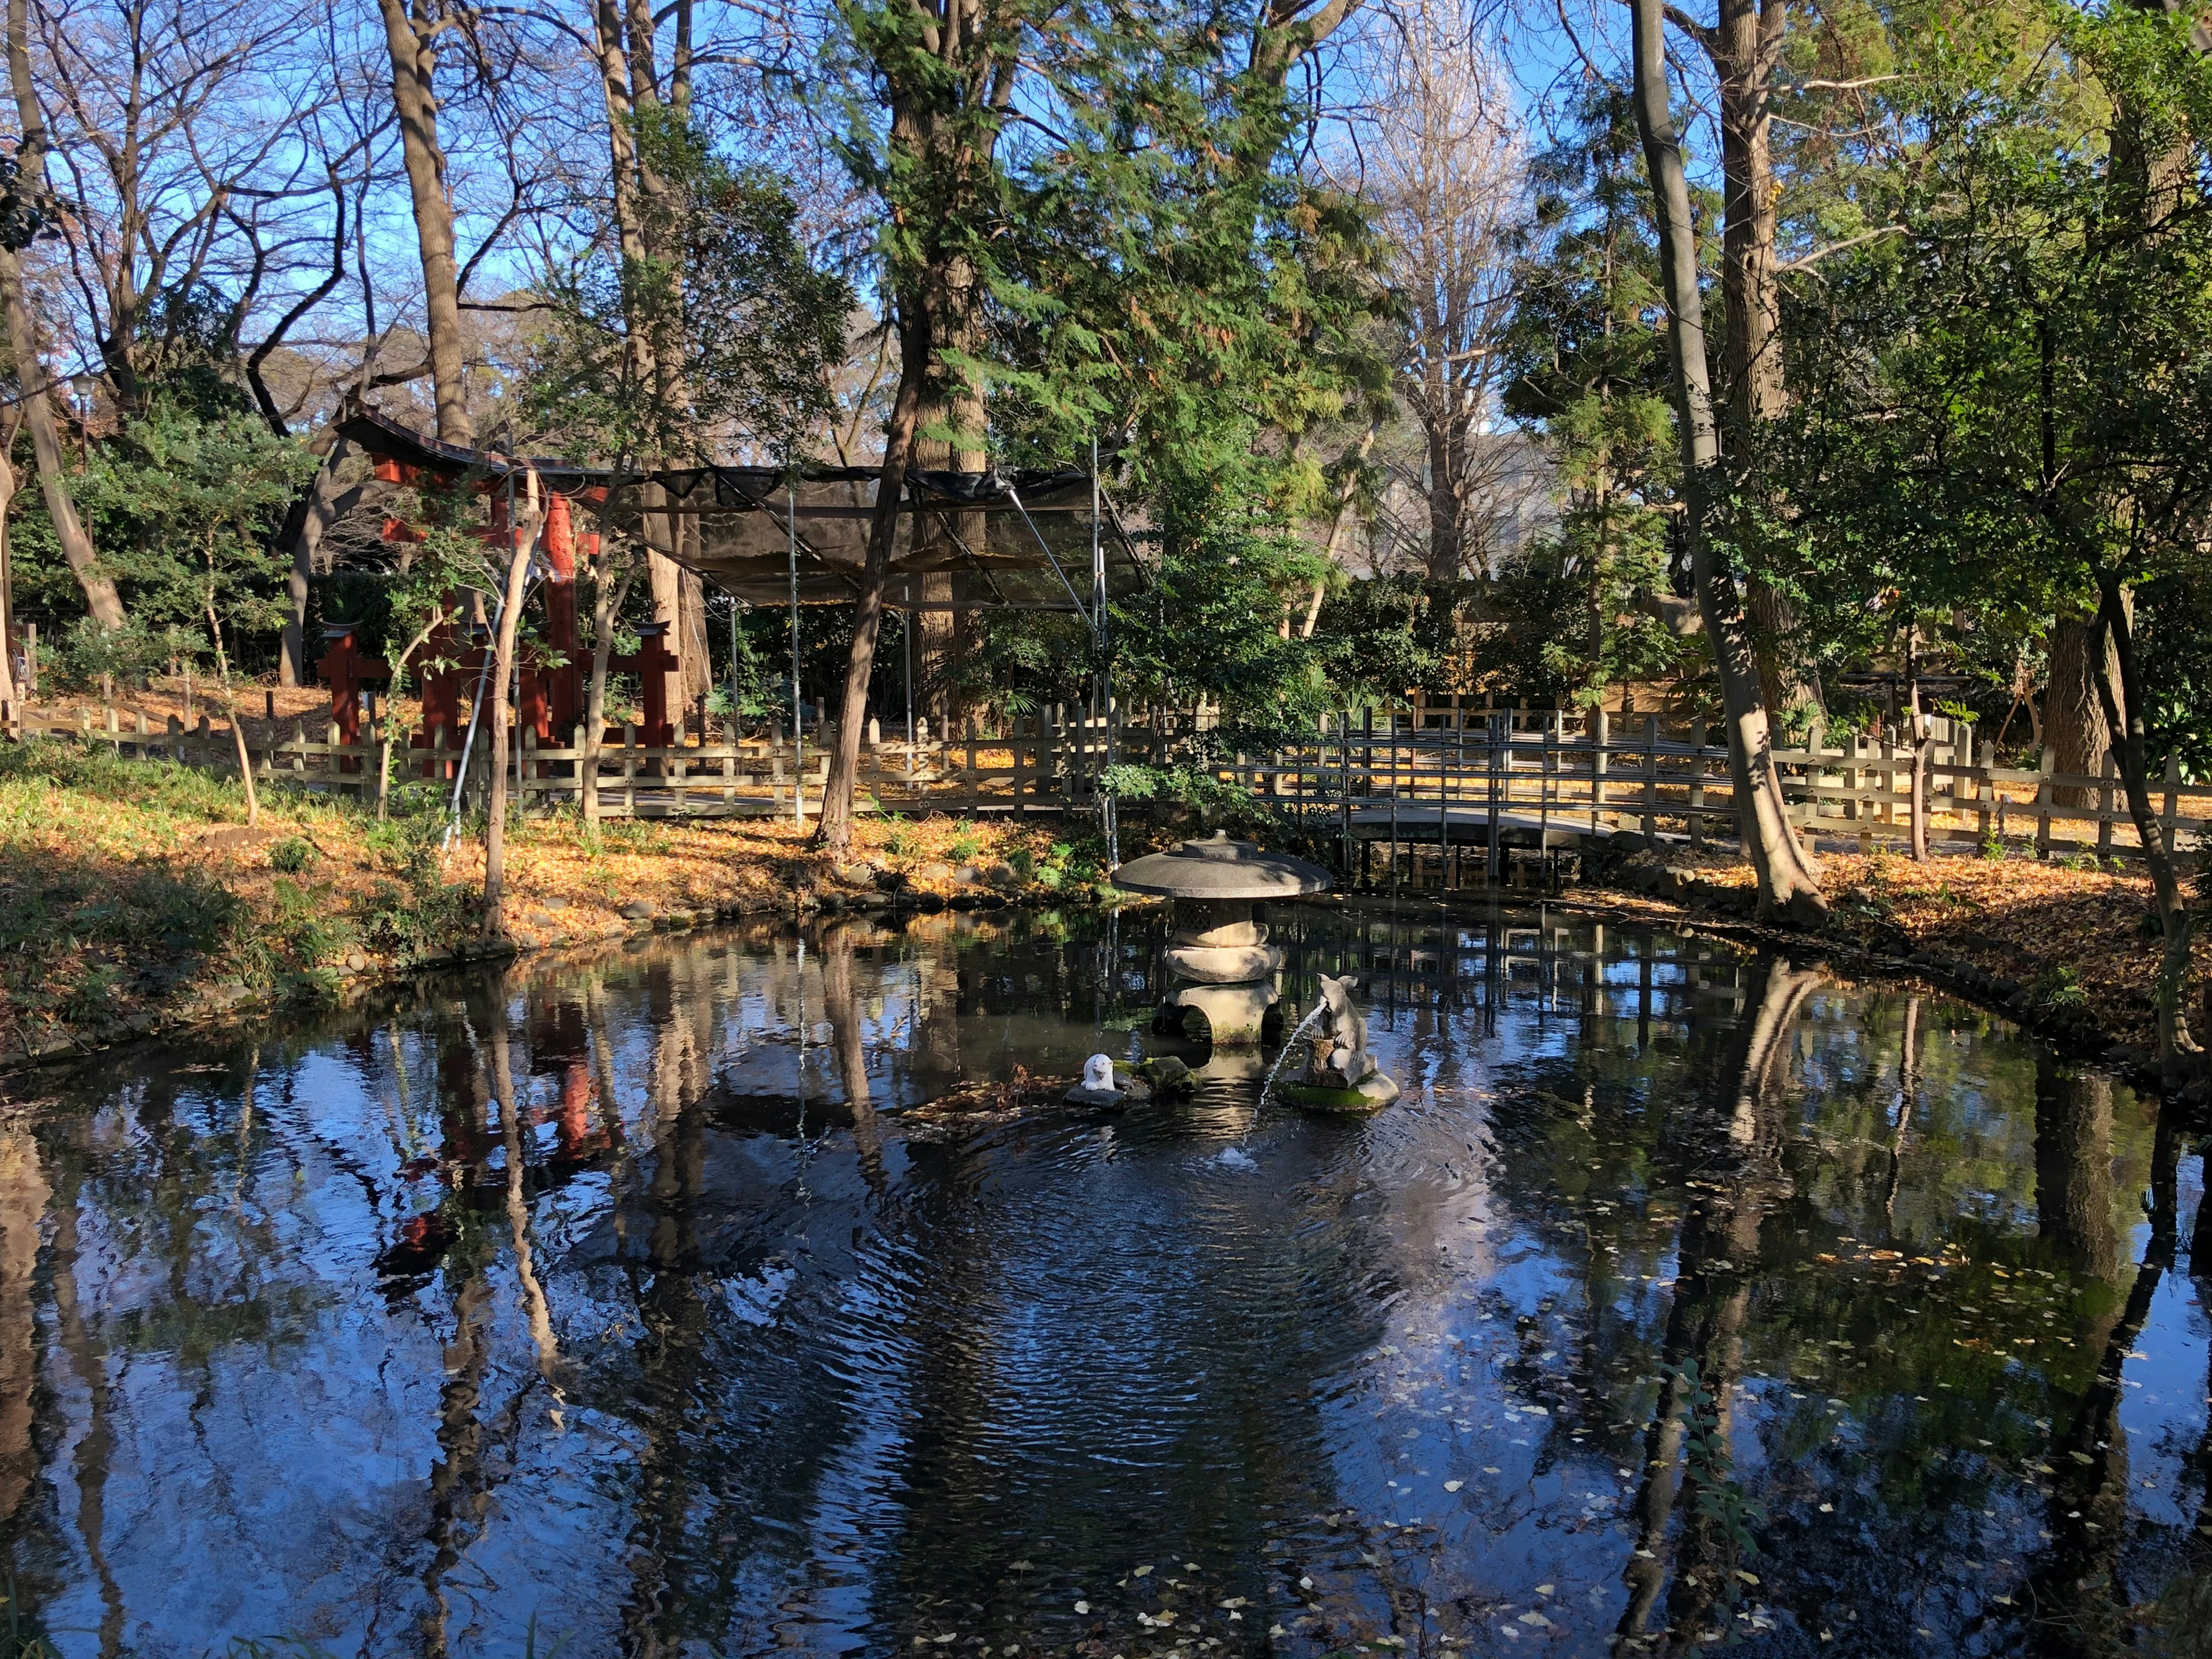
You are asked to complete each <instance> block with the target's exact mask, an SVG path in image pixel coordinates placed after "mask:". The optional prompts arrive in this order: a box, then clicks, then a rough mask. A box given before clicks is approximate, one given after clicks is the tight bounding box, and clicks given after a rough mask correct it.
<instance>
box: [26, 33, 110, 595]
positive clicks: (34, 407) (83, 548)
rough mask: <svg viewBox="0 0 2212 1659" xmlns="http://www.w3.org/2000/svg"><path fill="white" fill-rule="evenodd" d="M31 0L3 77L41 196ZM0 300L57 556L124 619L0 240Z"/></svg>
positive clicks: (31, 323)
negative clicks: (81, 513) (65, 458)
mask: <svg viewBox="0 0 2212 1659" xmlns="http://www.w3.org/2000/svg"><path fill="white" fill-rule="evenodd" d="M30 27H31V26H30V7H29V0H8V81H9V86H10V88H12V89H13V91H14V93H15V118H16V119H17V120H18V121H19V122H21V125H22V133H23V137H22V140H21V143H19V144H18V145H17V147H16V152H15V159H16V161H17V164H18V166H19V167H20V169H21V171H20V173H19V175H18V176H19V177H20V178H21V179H22V181H23V184H24V185H25V187H27V188H28V189H30V190H32V191H36V192H37V193H38V195H39V197H40V198H41V200H44V199H45V198H46V117H45V114H44V112H42V111H41V109H40V106H39V92H38V88H37V87H36V85H34V84H33V82H32V79H31V46H30ZM0 307H4V308H5V310H6V313H7V319H8V342H9V345H10V346H11V347H12V348H13V350H14V354H15V386H16V391H17V395H18V396H19V397H20V398H21V399H22V409H23V421H24V424H26V425H27V426H28V427H29V428H31V453H32V454H33V456H34V457H36V459H37V461H38V468H39V492H40V495H44V496H45V497H46V516H47V517H48V518H49V519H51V520H52V521H53V526H54V539H55V540H56V541H57V542H58V543H59V544H61V550H62V557H63V559H64V560H65V561H66V562H68V564H69V568H70V574H71V575H72V576H74V577H76V585H77V586H78V587H79V588H80V589H81V590H82V592H83V594H84V608H85V609H86V610H87V611H89V612H90V613H91V616H92V619H93V621H94V622H96V623H99V624H100V626H101V627H102V628H109V629H113V628H120V627H122V626H123V623H124V616H123V600H122V598H121V596H120V595H118V593H117V592H116V591H115V583H114V582H113V581H112V580H110V578H109V577H108V576H107V575H106V573H105V572H103V571H102V570H101V569H100V559H99V556H97V555H96V554H95V553H94V550H93V545H92V538H91V537H90V536H88V535H87V534H86V533H85V529H84V521H83V520H81V519H79V518H78V517H77V515H76V501H74V500H72V499H71V498H70V488H69V478H68V475H67V474H66V473H64V471H63V470H62V441H61V433H60V430H59V428H58V423H57V422H56V421H55V419H54V405H53V392H52V387H51V386H49V385H48V384H47V380H46V362H45V359H44V357H43V356H41V354H40V341H39V326H38V311H37V307H35V306H34V305H33V303H32V300H31V291H30V285H29V279H28V278H27V276H25V275H24V272H23V256H22V255H21V254H20V253H18V252H15V250H14V249H12V248H0Z"/></svg>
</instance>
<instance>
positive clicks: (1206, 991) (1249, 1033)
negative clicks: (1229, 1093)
mask: <svg viewBox="0 0 2212 1659" xmlns="http://www.w3.org/2000/svg"><path fill="white" fill-rule="evenodd" d="M1279 1000H1280V993H1279V992H1278V991H1277V990H1276V989H1275V987H1273V985H1271V984H1269V983H1268V982H1267V981H1265V980H1261V981H1256V982H1246V983H1242V984H1236V985H1184V986H1181V987H1177V988H1176V990H1175V991H1173V992H1171V993H1170V994H1169V997H1168V1006H1169V1007H1170V1008H1173V1009H1178V1010H1182V1011H1188V1010H1190V1009H1196V1010H1197V1011H1198V1012H1200V1013H1201V1014H1203V1015H1204V1016H1205V1017H1206V1035H1207V1036H1210V1037H1211V1038H1212V1040H1213V1042H1214V1044H1215V1045H1216V1046H1217V1047H1219V1048H1243V1047H1249V1045H1251V1044H1253V1043H1255V1042H1259V1041H1260V1028H1261V1025H1263V1024H1265V1023H1266V1021H1267V1011H1268V1010H1269V1009H1270V1008H1272V1007H1273V1006H1275V1004H1276V1002H1277V1001H1279Z"/></svg>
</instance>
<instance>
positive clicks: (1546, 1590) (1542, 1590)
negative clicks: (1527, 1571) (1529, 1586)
mask: <svg viewBox="0 0 2212 1659" xmlns="http://www.w3.org/2000/svg"><path fill="white" fill-rule="evenodd" d="M1555 1588H1557V1587H1556V1586H1555V1585H1552V1584H1539V1585H1537V1586H1536V1594H1537V1595H1550V1594H1551V1593H1552V1591H1553V1589H1555Z"/></svg>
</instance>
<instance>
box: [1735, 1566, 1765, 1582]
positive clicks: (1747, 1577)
mask: <svg viewBox="0 0 2212 1659" xmlns="http://www.w3.org/2000/svg"><path fill="white" fill-rule="evenodd" d="M1735 1576H1736V1577H1739V1578H1741V1579H1742V1580H1743V1582H1744V1583H1747V1584H1756V1583H1758V1582H1759V1575H1758V1574H1757V1573H1755V1572H1746V1571H1744V1570H1743V1569H1742V1568H1741V1567H1738V1568H1737V1569H1736V1570H1735Z"/></svg>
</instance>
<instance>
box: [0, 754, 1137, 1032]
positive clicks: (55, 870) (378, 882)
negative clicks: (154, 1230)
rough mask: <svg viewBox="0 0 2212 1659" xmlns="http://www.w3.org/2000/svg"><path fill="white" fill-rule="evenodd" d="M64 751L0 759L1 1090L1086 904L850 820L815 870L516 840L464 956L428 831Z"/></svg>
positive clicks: (1024, 832) (919, 829)
mask: <svg viewBox="0 0 2212 1659" xmlns="http://www.w3.org/2000/svg"><path fill="white" fill-rule="evenodd" d="M809 833H810V830H809V829H802V828H800V827H799V826H798V825H795V824H793V823H787V822H781V821H775V820H769V819H761V818H744V819H734V818H726V819H707V820H691V821H669V822H658V821H650V820H647V821H636V820H622V821H613V822H609V823H606V824H605V825H603V826H602V827H601V830H600V833H599V835H598V836H596V837H593V836H587V835H586V834H585V833H584V831H583V829H582V826H581V825H580V824H578V823H575V822H574V820H570V819H565V818H553V819H532V820H530V821H528V822H526V823H523V824H521V825H520V826H519V827H518V829H516V830H515V831H514V833H513V835H511V836H510V837H509V840H508V843H507V848H508V850H507V923H508V933H509V937H508V938H507V939H506V940H505V941H503V942H490V941H484V940H483V939H481V938H480V934H481V929H482V882H483V850H482V848H481V846H480V845H478V844H477V843H476V842H472V841H471V840H469V839H467V838H465V837H456V838H455V840H454V842H453V846H452V847H451V848H450V849H447V848H445V847H444V846H443V845H442V843H443V840H444V820H443V818H442V817H441V816H440V815H438V814H437V813H435V811H419V810H418V811H412V812H405V813H403V814H401V815H400V816H398V817H394V818H392V820H390V821H389V822H386V823H378V822H377V821H376V819H375V818H374V816H373V815H372V814H369V813H368V812H364V811H361V810H360V809H358V808H356V807H355V806H354V805H352V804H350V803H349V802H342V801H337V800H332V799H328V798H325V797H319V796H308V795H296V794H291V793H285V792H282V791H278V790H266V791H264V799H263V801H262V811H261V815H260V823H258V825H255V826H252V827H250V828H249V827H248V825H247V823H246V805H245V801H244V798H243V796H242V795H241V794H240V792H239V791H238V789H237V788H236V787H235V785H234V784H233V783H231V782H229V781H226V780H223V779H221V778H217V777H212V776H210V775H207V774H204V773H201V772H197V771H193V770H191V769H185V768H181V767H176V766H172V765H167V764H165V763H146V762H137V761H118V760H115V759H112V757H106V756H103V755H100V754H97V753H87V752H84V751H82V750H76V749H74V748H72V747H70V746H68V745H64V744H52V743H46V744H35V745H33V744H22V745H11V744H0V1073H5V1072H8V1071H11V1070H15V1069H17V1068H20V1067H21V1066H25V1065H34V1064H37V1063H40V1062H41V1061H46V1060H62V1059H66V1058H68V1057H70V1056H71V1055H73V1054H83V1053H86V1052H88V1051H90V1050H93V1049H95V1048H104V1047H106V1046H109V1045H111V1044H112V1043H115V1042H127V1041H130V1040H131V1039H133V1038H136V1037H140V1036H151V1035H155V1034H157V1033H163V1032H175V1031H178V1030H183V1029H185V1028H189V1027H191V1026H194V1025H198V1024H204V1023H205V1022H207V1021H210V1020H214V1019H221V1018H228V1017H234V1016H237V1015H241V1014H243V1013H245V1012H248V1011H250V1010H252V1009H256V1008H261V1007H265V1006H270V1005H272V1004H275V1003H278V1002H282V1001H284V1000H289V999H292V998H295V997H310V998H313V997H323V998H330V997H339V996H343V994H345V993H346V992H347V991H348V990H349V987H355V986H358V985H362V984H367V983H370V982H374V981H377V980H380V979H383V978H388V977H390V976H392V975H398V974H405V973H410V972H413V971H416V970H417V969H422V968H424V967H428V966H435V965H438V964H441V963H450V962H454V961H465V960H468V959H471V958H474V957H498V956H508V955H513V954H516V953H518V952H521V951H536V950H540V949H544V948H547V947H549V946H562V945H577V944H582V943H586V942H589V941H593V940H601V939H626V938H629V937H631V936H633V935H635V934H640V933H651V932H653V931H654V930H656V929H665V928H671V927H690V926H694V925H696V924H699V923H702V922H707V921H717V920H724V919H731V918H737V917H743V916H748V915H776V914H786V915H788V914H793V913H794V912H795V911H796V910H797V909H798V908H800V907H802V906H810V905H811V906H814V907H817V908H853V909H856V910H860V909H866V908H877V907H882V908H888V907H890V905H891V904H892V903H894V902H900V901H903V902H908V903H911V904H915V905H916V906H919V907H921V908H929V907H943V906H946V905H951V904H960V905H963V906H974V907H976V908H985V907H991V906H997V905H1003V904H1005V903H1006V902H1009V901H1010V899H1013V898H1042V899H1051V898H1054V897H1065V896H1070V895H1079V896H1086V897H1087V896H1091V892H1092V889H1091V883H1093V882H1095V880H1096V878H1097V871H1096V870H1095V869H1093V868H1092V867H1091V866H1089V865H1087V864H1086V863H1085V861H1084V860H1083V858H1082V856H1081V854H1080V853H1079V849H1078V848H1074V847H1073V846H1071V845H1070V844H1068V843H1067V842H1065V841H1060V840H1056V839H1055V836H1060V835H1065V834H1066V829H1062V828H1060V827H1058V826H1052V827H1045V826H1031V825H1019V826H1017V825H1014V824H1000V823H963V822H961V821H957V820H952V819H933V820H927V821H923V822H918V823H904V822H901V821H897V820H890V819H884V818H877V817H863V818H861V819H860V822H859V823H857V824H856V825H855V828H854V845H853V851H852V854H851V856H850V857H849V858H848V859H847V860H842V861H833V860H829V858H827V857H826V856H824V855H823V854H820V853H817V852H816V851H815V850H814V849H813V848H811V847H810V846H809V845H808V844H807V839H806V838H807V836H808V834H809Z"/></svg>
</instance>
